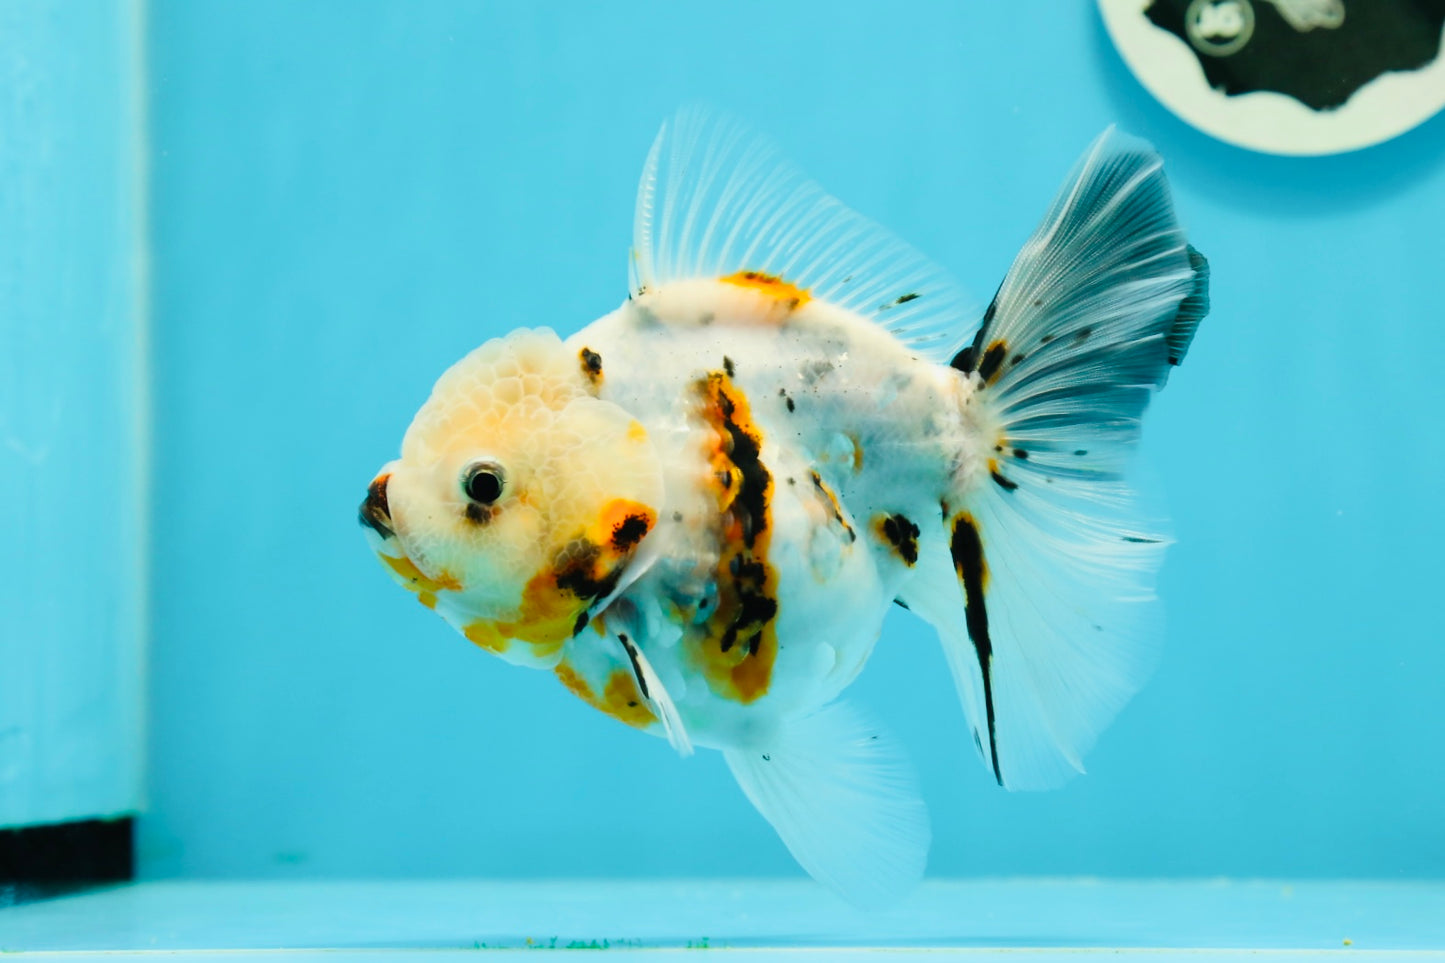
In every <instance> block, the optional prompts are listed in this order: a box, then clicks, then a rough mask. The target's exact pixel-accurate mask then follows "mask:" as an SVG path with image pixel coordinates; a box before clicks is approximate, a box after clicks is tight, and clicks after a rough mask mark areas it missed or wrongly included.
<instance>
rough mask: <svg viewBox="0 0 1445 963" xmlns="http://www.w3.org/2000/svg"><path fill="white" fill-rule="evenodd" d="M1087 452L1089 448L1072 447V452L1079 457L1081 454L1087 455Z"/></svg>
mask: <svg viewBox="0 0 1445 963" xmlns="http://www.w3.org/2000/svg"><path fill="white" fill-rule="evenodd" d="M1088 453H1089V449H1087V448H1075V449H1074V454H1075V455H1077V456H1079V457H1080V458H1082V457H1083V456H1085V455H1087V454H1088Z"/></svg>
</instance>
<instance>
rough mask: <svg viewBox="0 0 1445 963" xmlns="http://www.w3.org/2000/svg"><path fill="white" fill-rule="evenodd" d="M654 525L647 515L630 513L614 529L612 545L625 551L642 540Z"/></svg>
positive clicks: (620, 550)
mask: <svg viewBox="0 0 1445 963" xmlns="http://www.w3.org/2000/svg"><path fill="white" fill-rule="evenodd" d="M651 527H652V525H651V524H650V523H649V522H648V520H647V516H645V515H628V516H627V517H626V518H624V519H623V520H622V521H621V522H620V523H619V524H618V525H617V527H616V528H614V529H613V530H612V547H613V548H615V549H617V550H618V551H619V552H625V551H627V550H628V549H630V548H632V547H633V546H635V545H636V544H637V543H638V542H640V541H642V536H644V535H646V534H647V532H648V530H649V529H650V528H651Z"/></svg>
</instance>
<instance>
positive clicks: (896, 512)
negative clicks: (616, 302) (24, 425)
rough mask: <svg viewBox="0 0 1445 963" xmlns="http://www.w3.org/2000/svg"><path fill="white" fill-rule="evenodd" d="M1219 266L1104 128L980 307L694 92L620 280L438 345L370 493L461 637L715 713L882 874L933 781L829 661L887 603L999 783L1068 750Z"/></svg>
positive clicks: (402, 563) (382, 547)
mask: <svg viewBox="0 0 1445 963" xmlns="http://www.w3.org/2000/svg"><path fill="white" fill-rule="evenodd" d="M1207 278H1208V269H1207V265H1206V263H1205V260H1204V258H1203V257H1201V256H1200V255H1199V254H1198V252H1196V251H1195V250H1194V249H1193V248H1192V247H1190V246H1189V245H1188V244H1187V243H1186V242H1185V239H1184V234H1183V232H1182V231H1181V229H1180V227H1179V224H1178V222H1177V221H1176V219H1175V216H1174V213H1173V210H1172V207H1171V203H1170V199H1169V190H1168V186H1167V184H1166V183H1165V178H1164V174H1163V172H1162V170H1161V162H1160V159H1159V157H1158V156H1157V155H1156V154H1155V153H1154V152H1153V150H1152V149H1151V148H1150V147H1149V146H1148V145H1147V144H1145V143H1143V142H1141V141H1138V140H1134V139H1132V138H1129V137H1125V136H1123V135H1120V134H1117V133H1114V132H1112V131H1110V132H1106V133H1105V134H1104V135H1103V136H1101V137H1100V138H1099V139H1098V140H1096V141H1095V142H1094V143H1093V145H1092V146H1090V147H1089V149H1088V150H1087V152H1086V153H1085V154H1084V156H1083V158H1082V159H1081V160H1080V161H1079V163H1078V165H1077V166H1076V167H1075V169H1074V171H1073V173H1072V174H1071V175H1070V177H1069V178H1068V181H1067V182H1066V184H1065V186H1064V188H1063V191H1062V192H1061V193H1060V194H1059V196H1058V198H1057V199H1056V200H1055V201H1054V204H1053V206H1052V207H1051V208H1050V209H1049V211H1048V213H1047V214H1046V215H1045V216H1044V219H1043V222H1042V224H1041V225H1040V226H1039V228H1038V230H1037V231H1036V232H1035V233H1034V234H1033V236H1032V237H1031V238H1030V239H1029V240H1028V242H1027V243H1026V244H1025V245H1024V247H1023V250H1022V252H1021V253H1020V254H1019V255H1018V257H1017V259H1016V260H1015V261H1014V263H1013V266H1012V268H1011V269H1010V270H1009V272H1008V274H1007V276H1006V277H1005V278H1004V280H1003V284H1002V285H1001V286H1000V288H999V290H998V294H997V295H996V296H995V297H994V299H993V303H992V304H990V305H989V306H988V309H987V310H986V311H984V312H983V315H982V318H981V320H980V319H979V318H977V316H976V315H974V314H973V313H971V312H970V311H969V309H968V307H967V301H966V300H965V299H964V298H963V297H962V296H961V295H960V293H959V292H958V290H957V289H956V288H955V287H954V286H953V284H952V282H951V281H950V280H949V279H948V278H947V277H946V276H945V275H944V274H943V272H942V271H941V270H939V269H938V268H936V267H935V266H933V265H932V264H930V263H929V262H928V261H926V260H924V259H923V257H921V256H920V255H919V254H917V253H916V252H914V251H913V250H912V249H910V248H908V247H906V246H905V245H903V244H902V243H900V242H899V241H897V240H895V239H894V238H892V237H891V236H890V235H888V234H886V233H885V232H884V231H883V230H881V229H880V228H879V227H877V226H876V225H874V224H873V223H871V222H870V221H868V220H866V219H864V218H863V217H861V216H859V215H858V214H855V213H853V212H852V211H850V210H849V209H847V208H846V207H844V206H843V205H841V204H840V203H839V202H838V201H836V200H834V199H833V198H832V197H830V196H828V195H827V194H825V193H824V192H823V191H822V190H821V189H819V188H818V187H817V186H816V185H814V184H813V183H811V182H810V181H808V180H806V179H805V178H804V177H802V176H801V175H800V174H798V173H797V172H796V171H795V170H794V169H793V168H791V167H789V166H788V165H786V164H785V163H784V162H783V161H781V160H780V159H779V158H778V157H777V155H776V154H775V153H774V152H773V151H772V150H771V149H770V148H769V147H768V146H766V145H765V144H763V143H761V142H759V141H758V140H756V139H755V138H753V137H752V136H751V135H749V134H747V133H746V132H744V131H742V130H741V129H740V128H738V127H737V126H736V125H734V124H732V123H730V122H726V121H717V120H711V119H708V118H706V117H704V116H702V115H700V114H697V113H688V112H684V113H682V114H680V115H678V116H677V117H676V118H675V119H673V120H672V121H670V122H669V123H667V124H666V125H664V127H663V129H662V132H661V133H660V134H659V135H658V138H657V140H656V142H655V143H654V144H653V146H652V150H651V153H650V154H649V156H648V158H647V165H646V168H645V170H644V172H643V175H642V182H641V186H640V189H639V192H638V199H637V210H636V222H635V229H634V237H633V250H632V264H631V294H630V296H629V297H628V299H627V300H626V301H625V302H623V304H622V305H621V307H619V308H617V309H616V310H615V311H612V312H611V313H610V314H607V315H606V316H604V317H602V318H601V319H599V320H597V321H595V322H593V323H592V324H589V325H587V326H586V327H584V328H582V329H581V330H580V331H578V332H577V333H575V334H573V335H572V336H571V337H569V338H567V339H566V340H563V339H562V338H560V337H558V336H557V335H556V334H554V333H553V332H552V331H551V330H549V329H546V328H538V329H530V330H526V329H524V330H518V331H514V332H513V333H511V334H509V335H507V336H506V337H503V338H498V339H495V340H492V341H489V342H487V343H486V344H484V345H482V346H481V347H479V348H477V349H476V350H475V351H473V352H472V353H471V354H469V355H467V356H466V357H465V358H463V359H462V360H460V361H459V362H457V363H456V364H455V365H453V366H452V367H451V369H450V370H448V371H447V372H446V373H445V374H443V375H442V376H441V379H440V380H439V381H438V382H437V383H436V386H435V388H433V390H432V394H431V397H430V398H429V399H428V400H427V401H426V403H425V404H424V405H423V406H422V408H421V410H420V411H419V412H418V413H417V415H416V418H415V419H414V420H413V421H412V423H411V427H410V428H409V429H408V430H407V432H406V436H405V438H404V439H403V440H402V446H401V458H400V459H398V460H396V461H393V462H391V463H390V464H388V465H386V466H385V467H384V468H383V469H382V470H381V472H380V473H379V474H377V476H376V478H375V479H374V480H373V481H372V482H371V486H370V490H369V492H368V494H367V497H366V500H365V502H364V503H363V504H362V506H361V520H362V523H363V524H364V525H365V526H366V528H367V536H368V538H369V539H370V542H371V545H372V547H373V549H374V550H375V551H376V553H377V554H378V555H379V556H380V557H381V561H382V562H383V563H385V566H386V568H387V570H388V571H389V572H390V573H391V574H392V575H393V576H394V577H395V579H396V581H397V582H399V583H400V584H401V585H402V586H403V587H404V588H407V589H409V590H411V591H412V592H414V593H416V595H417V596H418V598H419V599H420V600H421V602H422V604H423V605H425V606H426V607H428V608H430V609H433V610H435V611H436V612H437V614H439V615H441V616H442V618H444V619H446V620H447V621H448V622H449V623H451V624H452V625H453V626H455V627H456V628H457V629H458V630H459V631H460V632H461V633H462V634H463V635H465V636H466V637H467V638H468V639H470V640H471V641H472V642H474V643H475V644H476V645H478V646H480V647H481V648H483V649H486V650H487V651H488V652H492V653H495V654H496V655H498V656H500V657H501V658H503V659H505V660H506V661H508V662H512V663H514V664H517V665H523V666H529V667H532V668H538V669H545V670H547V671H549V672H552V673H554V674H555V675H556V676H557V679H558V680H559V681H560V682H561V683H562V684H563V685H564V686H566V687H567V688H568V689H569V690H571V691H572V692H573V693H575V694H576V695H577V696H578V697H579V698H581V699H583V700H584V701H586V702H587V703H589V704H590V705H592V706H594V707H596V708H597V709H599V710H601V711H602V712H604V713H607V714H608V715H610V716H613V717H614V718H616V719H618V720H621V721H622V722H624V723H626V724H627V725H629V726H633V727H635V728H638V729H641V730H642V731H644V732H649V733H652V734H653V735H658V736H663V737H665V738H667V739H668V740H669V741H670V742H671V743H672V745H673V746H674V747H676V748H677V750H678V751H679V752H680V753H682V754H684V755H686V754H688V753H689V752H691V751H692V748H693V747H694V746H703V747H707V748H709V749H718V750H721V751H722V753H723V755H724V757H725V758H726V760H727V763H728V766H729V767H730V768H731V770H732V772H733V775H734V776H735V777H736V778H737V780H738V783H739V785H740V786H741V787H742V790H743V792H744V793H745V794H746V795H747V797H748V799H749V800H751V801H752V803H753V805H754V806H756V807H757V809H758V811H759V812H761V813H762V815H763V816H764V817H765V818H766V819H767V820H768V821H769V822H771V823H772V825H773V827H774V828H775V829H776V830H777V832H778V834H779V835H780V836H781V837H782V839H783V841H784V842H785V843H786V844H787V846H788V848H789V849H790V850H791V851H792V853H793V855H794V856H795V857H796V858H797V860H798V862H799V863H801V864H802V865H803V867H804V868H805V869H807V871H808V872H809V873H811V874H812V875H813V876H814V877H815V878H817V879H818V880H820V881H822V882H823V883H825V884H827V885H829V886H831V887H832V888H833V889H835V890H836V891H838V892H839V893H841V894H842V895H843V896H845V897H846V898H848V899H850V900H852V901H854V902H856V903H860V904H868V903H879V902H885V901H888V900H890V899H892V898H894V897H896V896H898V895H900V894H901V893H903V892H906V890H907V889H908V887H909V886H910V885H911V884H912V883H913V882H915V881H916V880H917V879H918V878H919V877H920V876H921V875H922V873H923V868H924V864H925V862H926V858H927V850H928V845H929V839H930V831H929V823H928V815H927V811H926V810H925V808H924V804H923V801H922V799H921V798H920V795H919V792H918V789H917V785H916V782H915V780H914V778H913V776H912V770H911V768H910V767H909V765H908V763H907V760H906V757H905V755H904V753H903V752H902V750H901V749H900V748H899V747H898V746H897V744H896V743H895V742H893V741H891V740H890V739H888V738H887V737H886V736H885V735H883V734H882V733H880V731H879V730H878V728H877V727H876V726H875V725H874V724H873V723H871V722H870V721H868V720H867V719H866V718H865V717H863V716H862V715H861V714H860V713H858V712H857V711H856V710H854V709H852V708H851V707H849V706H848V705H847V704H846V703H845V702H842V701H840V698H839V697H840V695H841V693H842V692H843V690H844V689H846V688H847V687H848V685H849V683H851V682H852V681H853V680H854V679H855V678H856V677H857V675H858V673H859V671H860V670H861V669H862V668H863V664H864V663H865V662H866V661H867V659H868V655H869V653H870V652H871V651H872V649H873V645H874V642H875V640H876V639H877V638H878V634H879V629H880V626H881V624H882V622H883V618H884V615H885V614H886V613H887V612H888V610H889V608H890V606H891V605H893V604H894V603H895V602H896V603H898V604H900V605H902V606H904V607H906V608H908V609H909V610H911V611H912V612H913V613H914V614H915V615H917V616H918V617H919V618H921V619H923V620H924V621H925V622H927V623H928V624H930V625H931V626H933V628H934V629H935V630H936V631H937V633H938V637H939V639H940V641H941V642H942V645H943V651H944V654H945V656H946V657H947V662H948V665H949V667H950V669H951V670H952V674H953V679H954V682H955V684H956V686H957V689H958V694H959V697H960V699H961V701H962V703H963V709H964V712H965V714H966V715H967V717H968V722H969V726H970V728H971V730H972V740H973V743H974V745H975V746H976V747H977V749H978V752H979V754H980V756H981V757H982V758H983V762H984V764H985V765H986V766H987V767H988V768H989V769H990V770H991V772H992V774H993V776H994V777H995V778H996V779H997V781H998V783H999V785H1001V786H1005V787H1007V788H1009V789H1036V788H1042V787H1047V786H1052V785H1056V784H1058V783H1060V782H1062V781H1063V780H1065V779H1066V778H1068V777H1069V776H1070V775H1072V774H1074V773H1075V772H1080V771H1082V765H1081V763H1080V757H1081V756H1082V755H1083V753H1084V752H1085V751H1086V750H1087V749H1088V748H1089V747H1090V746H1091V745H1092V744H1093V742H1094V740H1095V738H1096V737H1097V736H1098V734H1099V732H1100V730H1101V729H1102V728H1103V727H1104V726H1105V725H1106V724H1107V723H1108V722H1109V720H1110V719H1111V718H1112V717H1113V716H1114V714H1115V713H1116V712H1118V710H1119V708H1120V707H1121V706H1122V705H1123V703H1124V702H1125V701H1126V700H1127V699H1128V698H1129V696H1130V695H1131V694H1132V693H1133V691H1134V690H1135V689H1136V688H1137V687H1138V686H1139V685H1140V683H1141V682H1142V680H1143V677H1144V675H1145V674H1146V673H1147V672H1148V670H1149V668H1150V664H1151V659H1150V652H1151V648H1152V647H1151V644H1150V642H1151V640H1150V637H1149V636H1150V633H1149V632H1148V631H1147V623H1148V621H1149V620H1148V618H1147V616H1148V612H1149V610H1150V608H1151V605H1150V603H1151V602H1152V600H1153V580H1154V575H1155V572H1156V570H1157V568H1158V566H1159V563H1160V561H1161V556H1162V553H1163V550H1164V547H1165V539H1164V537H1163V536H1162V535H1161V534H1160V533H1159V532H1158V531H1157V529H1156V527H1155V526H1154V525H1152V524H1150V523H1148V522H1145V521H1143V520H1142V519H1141V518H1140V517H1139V515H1140V513H1139V512H1137V511H1136V510H1135V509H1133V508H1132V507H1131V505H1132V500H1131V496H1130V493H1129V489H1128V488H1127V486H1126V485H1125V483H1124V482H1123V480H1122V477H1121V476H1122V472H1123V469H1124V467H1125V463H1126V460H1127V458H1128V456H1129V454H1130V452H1131V450H1132V449H1133V448H1134V446H1135V443H1136V441H1137V440H1138V437H1139V426H1140V417H1141V416H1142V414H1143V412H1144V409H1145V407H1146V406H1147V405H1148V403H1149V399H1150V397H1151V396H1152V395H1153V393H1154V392H1155V391H1156V390H1157V389H1159V388H1160V387H1161V386H1162V385H1163V384H1164V381H1165V378H1166V377H1167V376H1168V373H1169V371H1170V367H1171V365H1177V364H1179V362H1180V360H1181V359H1182V358H1183V357H1184V353H1185V350H1186V349H1187V348H1188V346H1189V343H1190V340H1191V339H1192V338H1193V336H1194V332H1195V329H1196V328H1197V327H1198V325H1199V322H1200V320H1201V319H1202V318H1203V316H1204V314H1205V312H1206V310H1207ZM964 738H967V737H966V736H965V737H964Z"/></svg>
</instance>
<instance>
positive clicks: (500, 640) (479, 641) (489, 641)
mask: <svg viewBox="0 0 1445 963" xmlns="http://www.w3.org/2000/svg"><path fill="white" fill-rule="evenodd" d="M462 635H465V636H466V637H467V640H468V641H469V642H471V643H473V644H474V645H476V646H477V647H479V648H483V649H486V650H487V651H488V652H495V653H497V654H498V655H500V654H501V653H503V652H505V651H507V648H508V647H509V646H510V644H511V639H510V637H509V636H506V635H503V634H502V633H501V632H499V631H498V630H497V626H496V624H495V623H493V622H480V621H479V622H471V623H469V624H468V625H467V626H466V628H464V629H462Z"/></svg>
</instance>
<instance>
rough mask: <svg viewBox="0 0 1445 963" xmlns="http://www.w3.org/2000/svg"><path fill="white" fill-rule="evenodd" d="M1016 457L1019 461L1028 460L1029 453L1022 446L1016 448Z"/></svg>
mask: <svg viewBox="0 0 1445 963" xmlns="http://www.w3.org/2000/svg"><path fill="white" fill-rule="evenodd" d="M1014 457H1015V458H1017V459H1018V460H1019V461H1028V460H1029V453H1028V452H1027V451H1025V450H1024V449H1022V448H1015V449H1014Z"/></svg>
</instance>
